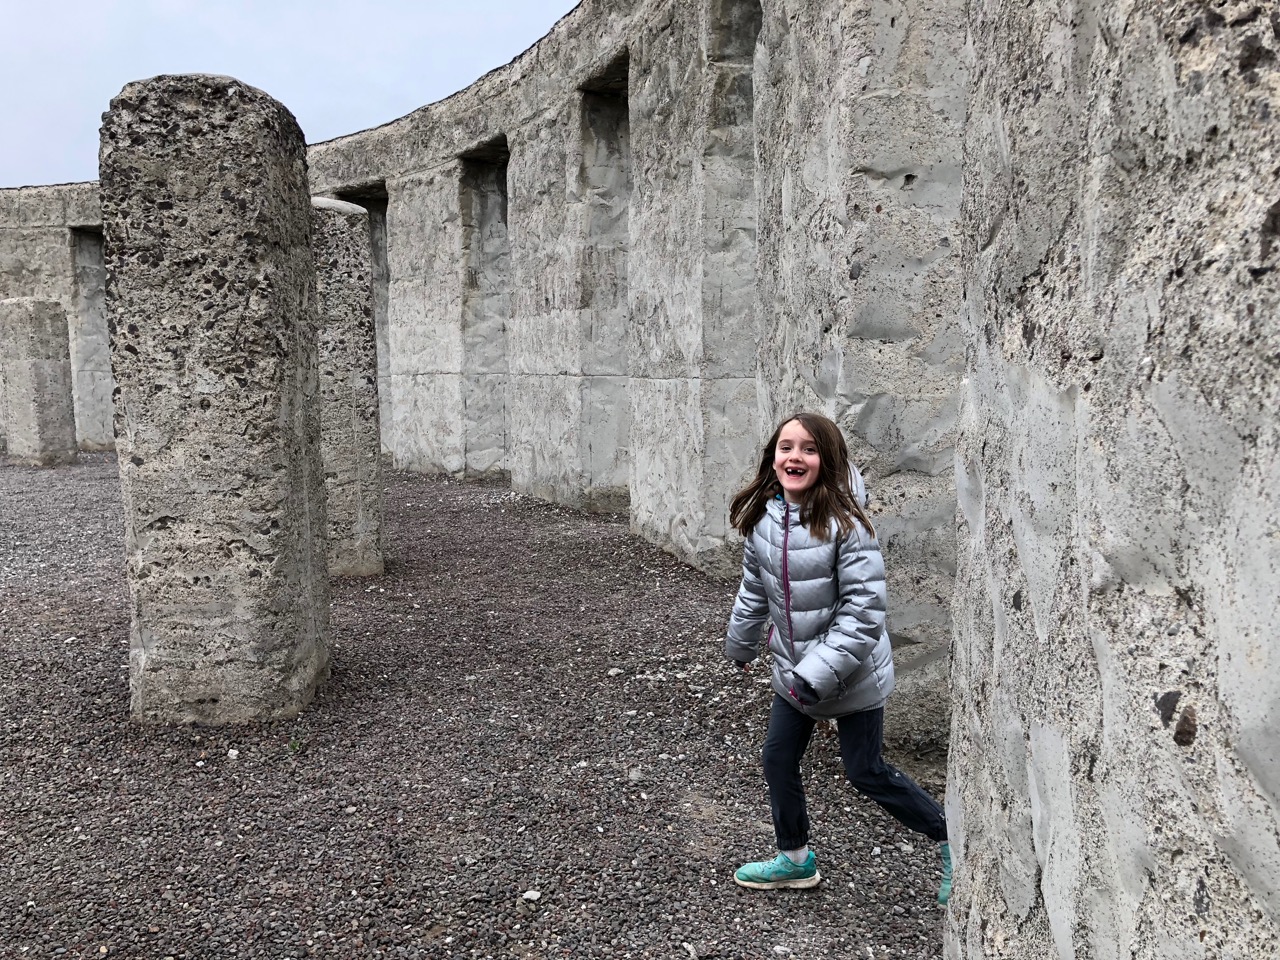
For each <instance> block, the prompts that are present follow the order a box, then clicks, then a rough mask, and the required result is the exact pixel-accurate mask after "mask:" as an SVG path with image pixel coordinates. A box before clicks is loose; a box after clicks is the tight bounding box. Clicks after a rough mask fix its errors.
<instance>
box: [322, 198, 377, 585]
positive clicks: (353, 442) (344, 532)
mask: <svg viewBox="0 0 1280 960" xmlns="http://www.w3.org/2000/svg"><path fill="white" fill-rule="evenodd" d="M311 208H312V209H311V248H312V252H313V253H314V255H315V263H316V299H317V303H318V305H319V314H320V331H319V354H320V399H321V405H320V448H321V452H322V455H323V460H324V484H325V491H326V494H327V497H328V502H327V507H326V509H327V512H328V515H329V573H330V575H331V576H345V577H355V576H376V575H378V574H381V573H382V567H383V555H382V517H383V511H382V462H381V459H380V456H379V454H380V452H381V447H382V441H381V439H380V436H379V430H378V350H377V337H376V333H375V330H374V321H373V289H372V278H373V264H372V260H371V246H370V232H369V215H368V213H367V212H366V211H365V210H364V209H363V208H362V207H358V206H356V205H355V204H353V203H344V202H343V201H341V200H330V199H327V198H324V197H316V198H313V199H312V201H311Z"/></svg>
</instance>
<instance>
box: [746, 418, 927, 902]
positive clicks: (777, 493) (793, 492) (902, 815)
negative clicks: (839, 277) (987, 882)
mask: <svg viewBox="0 0 1280 960" xmlns="http://www.w3.org/2000/svg"><path fill="white" fill-rule="evenodd" d="M861 481H862V478H861V477H860V476H859V475H858V474H857V471H856V470H855V469H854V468H852V467H851V465H850V463H849V450H848V448H847V447H846V446H845V442H844V437H842V436H841V435H840V429H839V428H838V427H837V426H836V425H835V424H834V423H833V422H832V421H831V420H828V419H827V418H826V417H823V416H820V415H818V414H814V413H798V414H796V415H795V416H793V417H789V418H788V419H786V420H784V421H783V422H782V423H781V424H780V425H779V426H778V428H777V429H776V430H775V431H774V432H773V436H771V437H770V438H769V442H768V443H766V444H765V447H764V454H763V456H762V457H761V459H760V466H759V469H758V470H757V471H756V476H755V479H754V480H752V481H751V483H749V484H748V485H747V486H746V487H745V488H743V489H742V490H741V491H740V492H739V493H738V494H737V495H736V496H734V498H733V501H732V503H731V505H730V508H729V522H730V523H732V524H733V526H734V527H735V528H736V529H737V530H738V532H740V533H741V534H742V535H743V537H745V538H746V545H745V548H744V551H743V559H742V586H741V587H739V589H738V597H737V600H736V601H735V602H734V605H733V614H732V616H731V617H730V619H729V631H728V639H727V640H726V641H725V653H726V655H727V656H728V657H729V658H730V659H732V660H735V661H737V662H738V663H739V664H740V665H741V666H742V669H744V670H745V669H747V667H748V665H749V664H750V662H751V661H752V660H754V659H755V658H756V655H757V653H758V649H757V648H758V646H759V642H760V633H761V630H762V628H763V627H764V624H765V622H766V621H768V623H769V632H768V636H767V638H766V642H767V644H768V647H769V650H770V651H771V652H772V654H773V690H774V694H773V706H772V708H771V711H770V714H769V732H768V734H767V735H766V737H765V742H764V776H765V780H766V781H767V782H768V784H769V804H770V806H771V807H772V808H773V829H774V833H775V835H776V836H777V840H778V849H779V851H781V852H780V853H779V854H778V856H777V857H775V858H774V859H773V860H762V861H758V862H755V863H748V864H746V865H745V866H742V867H739V868H738V871H737V872H736V873H735V874H734V876H733V879H734V880H735V881H736V882H737V883H738V884H739V885H740V886H744V887H751V888H753V889H757V890H773V889H777V888H779V887H813V886H816V885H817V884H818V882H819V881H820V880H821V879H822V877H821V875H820V874H819V873H818V867H817V862H816V859H815V857H814V854H813V851H812V850H810V849H809V817H808V814H807V812H806V810H805V799H804V785H803V783H802V782H801V780H800V759H801V757H803V756H804V752H805V748H806V747H808V745H809V738H810V737H811V736H812V734H813V728H814V724H815V723H816V721H818V720H824V719H834V720H836V722H837V725H838V728H839V734H840V755H841V757H842V758H843V760H844V768H845V772H846V774H847V775H848V777H849V782H850V783H852V784H853V785H854V786H855V787H857V788H858V789H859V790H860V791H862V793H864V794H866V795H867V796H868V797H870V798H871V799H872V800H874V801H875V802H876V803H878V804H880V806H882V807H884V808H885V810H887V811H888V812H889V813H891V814H892V815H893V816H894V817H896V818H897V819H898V820H899V821H901V822H902V823H903V824H905V825H906V826H908V827H910V828H911V829H912V830H915V831H917V832H919V833H923V834H925V835H926V836H928V837H930V838H931V839H933V840H936V841H937V842H938V843H940V844H941V852H942V886H941V888H940V889H939V891H938V902H939V903H942V904H945V903H946V902H947V899H948V898H949V897H950V895H951V848H950V847H949V846H948V844H947V824H946V819H945V818H944V816H943V812H942V808H941V807H940V806H939V805H938V804H937V802H936V801H935V800H934V799H933V798H932V797H930V796H929V795H928V794H927V793H925V792H924V791H923V790H922V789H920V787H919V786H917V785H916V784H915V782H914V781H912V780H911V778H910V777H908V776H906V775H905V774H903V773H901V772H899V771H898V770H896V769H894V768H893V767H892V766H890V765H889V764H887V763H886V762H885V761H884V759H883V758H882V757H881V755H880V746H881V736H882V732H883V724H884V703H885V700H886V699H888V697H889V693H890V692H891V691H892V690H893V652H892V650H891V649H890V647H889V634H888V632H887V631H886V630H885V585H884V561H883V559H882V558H881V555H880V545H879V543H877V542H876V539H875V530H874V528H873V527H872V525H871V520H870V519H869V518H868V517H867V514H866V512H865V511H864V509H863V506H864V502H865V500H864V495H863V494H862V490H861Z"/></svg>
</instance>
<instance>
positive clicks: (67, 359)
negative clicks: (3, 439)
mask: <svg viewBox="0 0 1280 960" xmlns="http://www.w3.org/2000/svg"><path fill="white" fill-rule="evenodd" d="M0 367H2V368H3V369H2V370H0V384H3V388H2V389H3V392H4V395H5V397H4V400H3V402H0V413H2V414H3V416H4V421H5V423H4V431H3V432H4V433H5V435H6V436H7V437H8V447H9V456H10V457H11V458H12V459H14V460H17V461H19V462H22V463H29V464H32V465H34V466H40V467H48V466H55V465H57V464H63V463H71V462H73V461H74V460H75V459H76V421H75V413H74V410H73V408H72V401H71V356H70V352H69V346H68V341H67V313H66V311H65V310H64V309H63V307H62V304H60V303H57V302H56V301H53V300H36V299H32V298H29V297H20V298H17V299H13V300H0Z"/></svg>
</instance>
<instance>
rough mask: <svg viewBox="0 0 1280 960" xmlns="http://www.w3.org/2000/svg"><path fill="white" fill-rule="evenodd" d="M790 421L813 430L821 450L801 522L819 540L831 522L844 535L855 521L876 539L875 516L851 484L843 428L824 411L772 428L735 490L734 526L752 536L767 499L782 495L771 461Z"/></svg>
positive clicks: (731, 513)
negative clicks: (748, 477)
mask: <svg viewBox="0 0 1280 960" xmlns="http://www.w3.org/2000/svg"><path fill="white" fill-rule="evenodd" d="M792 420H795V421H797V422H799V424H800V425H801V426H802V427H804V428H805V429H806V430H808V431H809V435H810V436H812V437H813V442H814V445H815V446H816V447H817V448H818V479H817V480H816V481H815V482H814V484H813V486H811V487H810V488H809V489H808V490H806V491H805V492H804V499H803V502H802V503H801V504H800V522H801V523H803V524H804V525H805V526H806V527H808V528H809V532H810V533H811V534H813V536H815V537H817V538H818V539H819V540H826V539H827V538H828V537H829V536H830V530H831V522H832V521H833V520H834V521H835V523H836V529H837V530H838V531H839V535H840V538H841V539H843V538H845V537H847V536H848V535H849V534H850V532H852V530H853V527H854V521H855V520H856V521H857V522H859V523H861V524H862V525H863V526H864V527H866V528H867V531H868V532H869V533H870V534H871V535H872V536H873V537H874V536H875V535H876V531H875V528H874V527H873V526H872V525H871V518H870V517H868V516H867V513H866V511H865V510H863V509H862V504H860V503H859V502H858V498H857V496H856V495H855V494H854V492H853V490H852V489H850V486H849V448H848V447H847V446H846V445H845V442H844V437H843V436H842V435H841V433H840V428H839V427H837V426H836V425H835V422H834V421H832V420H830V419H829V418H827V417H824V416H823V415H822V414H820V413H806V412H804V411H801V412H800V413H795V414H792V415H791V416H789V417H787V418H786V419H785V420H783V421H782V422H780V423H779V424H778V426H777V427H776V428H775V429H774V431H773V435H772V436H771V437H769V440H768V442H767V443H765V445H764V450H763V452H762V453H761V455H760V465H759V466H758V467H757V468H756V475H755V477H754V479H752V481H751V482H750V483H748V484H747V485H746V486H745V487H743V488H742V489H741V490H739V491H738V492H737V493H736V494H734V496H733V500H732V501H730V503H729V523H730V525H731V526H733V528H734V529H735V530H737V531H738V532H739V533H740V534H742V535H743V536H744V537H747V536H750V535H751V531H752V529H754V527H755V525H756V524H757V523H759V522H760V518H761V517H763V516H764V511H765V507H766V506H767V505H768V503H769V501H770V500H772V499H773V498H774V497H776V496H778V495H779V494H780V493H782V485H781V484H780V483H778V477H777V474H775V473H774V472H773V460H774V453H775V451H776V449H777V446H778V435H779V434H780V433H782V428H783V427H785V426H786V425H787V424H788V423H790V422H791V421H792Z"/></svg>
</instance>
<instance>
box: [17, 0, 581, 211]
mask: <svg viewBox="0 0 1280 960" xmlns="http://www.w3.org/2000/svg"><path fill="white" fill-rule="evenodd" d="M576 5H577V0H348V2H345V3H344V2H338V0H0V29H3V32H4V40H5V42H4V47H5V49H4V53H3V55H2V56H0V187H17V186H25V185H28V184H44V183H66V182H70V181H77V180H96V179H97V177H98V127H99V125H100V124H101V122H102V113H103V111H105V110H106V109H107V105H108V104H109V103H110V101H111V98H112V97H114V96H115V95H116V94H117V93H119V92H120V89H121V87H123V86H124V85H125V84H126V83H128V82H129V81H131V80H141V79H144V78H146V77H153V76H155V75H157V74H161V73H219V74H227V75H229V76H233V77H236V78H237V79H239V80H243V81H244V82H245V83H249V84H252V85H253V86H255V87H259V88H260V89H262V90H265V91H266V92H267V93H269V94H271V96H273V97H275V98H276V99H277V100H279V101H280V102H281V103H283V104H284V105H285V106H286V107H288V108H289V109H290V110H292V111H293V114H294V116H296V117H297V118H298V122H299V123H300V124H301V125H302V130H303V133H305V134H306V137H307V142H308V143H319V142H320V141H321V140H328V139H331V138H333V137H336V136H341V135H343V134H346V133H354V132H356V131H357V130H363V129H365V128H366V127H374V126H377V125H379V124H382V123H386V122H387V121H388V120H394V119H395V118H396V117H401V116H404V115H405V114H406V113H409V112H410V111H411V110H414V109H416V108H417V107H420V106H422V105H423V104H426V103H431V102H433V101H435V100H439V99H441V98H443V97H447V96H448V95H449V94H451V93H454V92H456V91H457V90H460V89H462V88H463V87H465V86H467V85H468V84H470V83H471V82H472V81H474V80H476V79H477V78H478V77H480V76H482V75H483V74H485V73H487V72H489V71H490V70H492V69H493V68H494V67H499V66H501V65H503V64H504V63H507V62H508V61H510V60H511V59H512V58H514V57H516V56H517V55H519V54H520V53H521V52H522V51H523V50H525V49H526V48H528V47H530V46H531V45H532V44H533V43H535V42H536V41H537V40H538V39H539V38H540V37H542V36H543V35H544V34H546V32H547V31H548V30H550V29H551V26H552V25H553V24H554V23H555V22H556V21H557V20H558V19H560V17H562V16H564V15H565V14H566V13H568V12H569V11H570V10H572V9H573V8H574V7H575V6H576Z"/></svg>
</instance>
